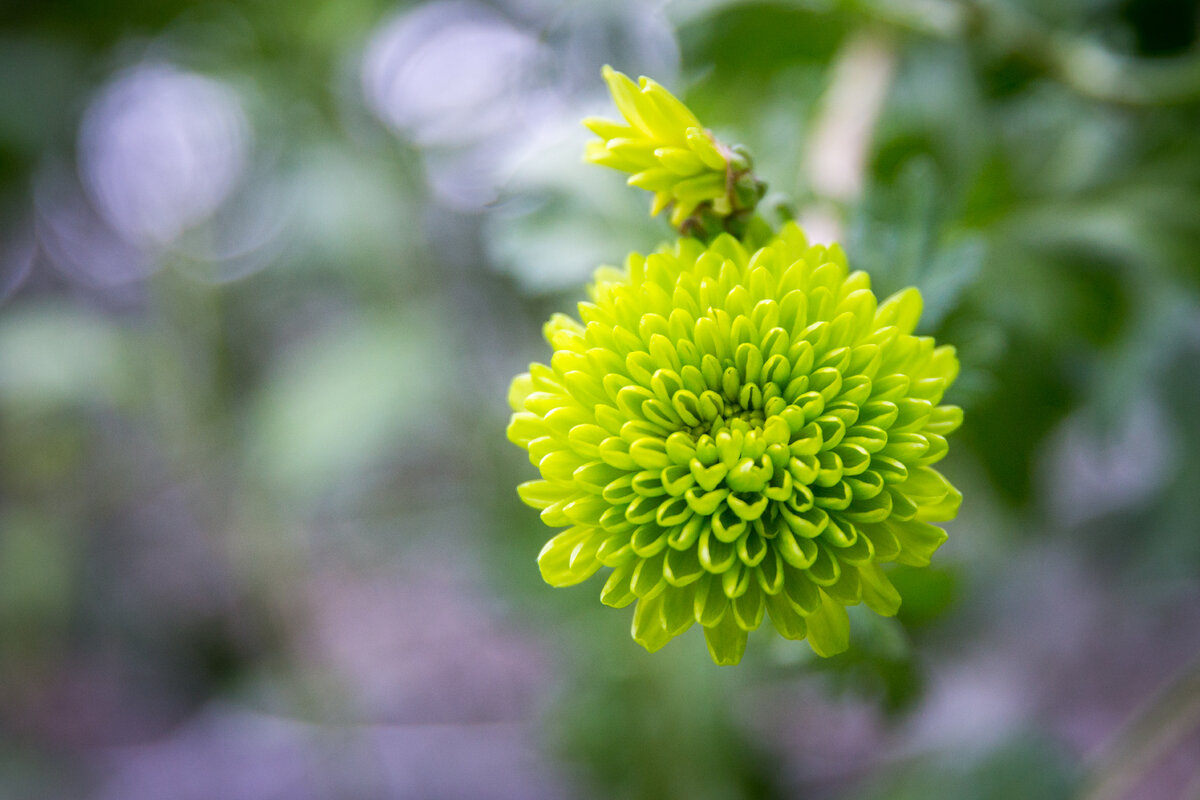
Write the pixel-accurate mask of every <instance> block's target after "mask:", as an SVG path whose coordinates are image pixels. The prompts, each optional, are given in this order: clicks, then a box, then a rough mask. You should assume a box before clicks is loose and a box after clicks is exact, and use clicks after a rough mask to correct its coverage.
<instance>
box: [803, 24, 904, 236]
mask: <svg viewBox="0 0 1200 800" xmlns="http://www.w3.org/2000/svg"><path fill="white" fill-rule="evenodd" d="M895 72H896V51H895V47H894V45H893V44H892V42H891V41H890V40H889V39H888V38H887V37H886V36H883V35H881V34H880V33H878V32H876V31H864V32H862V33H859V34H857V35H855V36H854V37H853V38H852V39H850V40H849V41H848V42H847V43H846V45H845V46H844V47H843V48H842V50H841V52H840V53H839V54H838V57H837V61H836V63H835V64H834V65H833V76H832V79H831V80H830V84H829V88H828V90H826V92H825V96H824V97H823V98H822V100H821V104H820V107H819V109H818V112H817V117H816V120H815V121H814V123H813V127H812V132H811V134H810V135H809V139H808V144H807V146H806V148H805V157H804V163H803V166H802V167H801V171H802V174H801V183H802V184H803V185H805V186H806V187H807V189H808V190H809V192H810V193H811V195H812V196H813V198H814V200H813V202H811V203H809V204H808V205H807V206H805V207H804V208H803V209H802V210H801V212H800V218H801V223H802V224H803V225H804V228H805V230H807V231H808V232H809V235H810V236H811V237H812V238H813V240H814V241H833V240H835V239H840V238H841V233H842V230H841V228H842V218H841V216H842V215H841V213H840V211H839V209H840V208H843V207H844V206H845V205H847V204H849V203H850V202H852V201H853V200H855V199H857V198H858V196H859V195H860V194H861V193H862V189H863V181H864V179H865V177H864V176H865V173H866V161H867V153H868V150H869V148H870V146H871V136H872V133H873V132H874V130H875V123H876V122H877V121H878V119H879V114H880V112H881V111H882V110H883V104H884V101H885V100H886V99H887V93H888V88H889V87H890V86H891V83H892V78H893V76H894V75H895Z"/></svg>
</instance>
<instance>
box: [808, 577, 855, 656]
mask: <svg viewBox="0 0 1200 800" xmlns="http://www.w3.org/2000/svg"><path fill="white" fill-rule="evenodd" d="M804 621H805V623H806V624H807V625H808V643H809V645H810V646H811V647H812V649H813V652H815V653H816V654H817V655H819V656H823V657H825V658H828V657H830V656H834V655H837V654H838V653H840V652H842V651H844V650H845V649H846V648H847V647H849V646H850V617H849V615H847V614H846V608H845V606H842V605H841V604H839V603H837V602H836V601H834V600H832V599H831V598H830V597H829V595H827V594H825V593H824V592H821V606H820V608H818V609H817V610H816V611H815V612H813V613H812V614H809V615H808V616H807V617H806V618H805V620H804Z"/></svg>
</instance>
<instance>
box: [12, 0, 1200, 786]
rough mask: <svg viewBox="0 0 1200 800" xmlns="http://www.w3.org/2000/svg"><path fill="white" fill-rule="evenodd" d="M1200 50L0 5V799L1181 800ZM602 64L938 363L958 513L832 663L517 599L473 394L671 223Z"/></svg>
mask: <svg viewBox="0 0 1200 800" xmlns="http://www.w3.org/2000/svg"><path fill="white" fill-rule="evenodd" d="M1198 34H1200V14H1198V10H1197V4H1196V3H1195V2H1193V1H1192V0H1059V1H1058V2H1053V3H1046V2H1041V1H1040V0H1019V1H1018V0H1008V1H1007V2H1002V1H1001V0H992V1H985V0H979V1H978V2H971V3H958V2H951V1H950V0H902V1H897V2H885V1H884V0H856V1H855V2H838V1H837V0H795V1H794V2H737V1H736V0H698V1H693V2H676V3H667V4H662V3H647V2H638V0H605V2H566V3H564V2H552V0H492V1H491V2H488V1H487V0H452V1H451V2H424V3H412V4H405V3H396V2H388V1H386V0H338V2H325V1H323V0H293V1H292V2H289V3H274V2H267V0H244V1H242V2H235V1H234V0H226V1H225V2H213V1H205V2H201V1H200V0H42V2H33V1H32V0H4V1H0V798H4V799H5V800H8V798H20V799H22V800H23V799H24V798H39V799H40V798H80V799H86V800H93V799H95V800H163V799H164V798H166V799H169V800H173V799H174V798H181V799H183V800H190V799H191V798H196V800H202V799H203V800H209V799H211V798H230V799H232V800H260V799H261V800H271V799H274V798H279V799H280V800H283V799H284V798H286V799H287V800H297V799H299V800H303V799H304V798H313V799H314V800H318V799H324V798H362V799H370V798H576V797H579V798H589V797H594V798H647V799H652V798H677V797H679V798H682V797H686V798H700V799H701V800H703V799H705V798H743V797H748V798H839V799H841V798H847V799H850V800H876V799H877V800H895V799H896V798H900V799H901V800H903V799H904V798H968V799H970V798H996V799H997V800H998V799H999V798H1006V799H1007V798H1033V799H1034V800H1038V799H1040V798H1065V797H1087V798H1091V799H1092V800H1098V799H1099V798H1111V799H1114V800H1115V799H1116V798H1138V799H1149V800H1158V799H1159V798H1162V800H1174V799H1175V798H1197V797H1200V768H1198V766H1197V765H1198V764H1200V661H1198V659H1200V489H1198V488H1197V487H1200V457H1198V456H1197V452H1198V451H1200V302H1198V299H1200V45H1198V43H1197V38H1198ZM604 63H611V64H613V65H614V66H615V67H617V68H618V69H621V70H623V71H625V72H627V73H629V74H631V75H638V74H647V75H651V76H653V77H655V78H656V79H657V80H659V81H660V82H662V83H663V84H664V85H666V86H668V87H669V88H671V89H673V90H675V91H677V92H678V93H680V94H681V95H682V96H684V97H685V99H686V100H687V101H688V102H689V103H690V104H691V105H692V106H693V108H695V110H696V111H697V112H698V114H699V115H700V118H701V119H703V120H705V121H706V122H707V123H708V124H709V125H711V126H712V127H713V129H714V130H715V131H716V132H717V134H718V135H719V136H720V137H721V138H722V139H724V140H726V141H738V142H743V143H745V144H746V145H748V146H749V147H750V148H751V151H752V152H753V153H754V154H755V155H756V158H757V166H758V169H757V171H758V173H759V174H760V175H761V176H763V177H764V178H766V179H767V180H768V181H769V182H770V184H771V189H772V190H773V191H775V192H778V193H780V194H781V195H786V196H787V197H789V198H790V199H791V200H792V201H793V202H794V204H795V207H796V208H797V210H798V214H799V216H800V218H801V220H802V221H804V223H805V224H806V225H807V226H808V228H809V230H810V231H811V232H812V235H813V237H814V238H816V239H818V240H823V241H828V240H831V239H838V240H840V241H843V242H844V243H845V246H846V247H847V250H848V252H849V254H850V259H851V263H852V264H853V265H854V266H856V267H858V268H863V269H867V270H869V271H870V272H871V274H872V276H873V280H874V285H875V287H876V289H877V290H878V291H879V292H881V293H888V292H891V291H893V290H895V289H898V288H901V287H903V286H906V285H911V284H915V285H917V286H919V287H920V288H921V289H922V291H923V292H924V294H925V297H926V313H925V316H924V318H923V321H922V329H921V332H924V333H929V334H933V335H936V336H937V337H938V339H939V341H944V342H950V343H953V344H955V345H956V346H957V347H958V349H959V353H960V357H961V359H962V363H963V373H962V376H961V378H960V379H959V381H958V382H957V384H956V385H955V387H954V388H953V390H952V392H951V393H950V395H949V399H950V401H952V402H956V403H958V404H960V405H962V406H964V407H965V409H966V419H967V422H966V425H965V426H964V428H963V429H962V431H961V432H960V433H959V434H958V435H956V436H955V437H954V439H953V441H952V453H951V456H950V458H949V459H948V460H947V461H946V462H945V465H944V466H945V469H944V471H945V472H946V474H948V475H949V476H950V477H951V479H952V480H953V481H954V482H955V483H956V484H958V485H959V487H960V488H961V489H962V490H963V492H964V494H965V496H966V501H965V503H964V505H963V510H962V514H961V516H960V518H959V519H958V521H956V522H954V523H952V524H951V525H950V526H949V530H950V540H949V542H948V543H947V544H946V545H945V547H944V548H943V549H942V550H941V551H940V553H939V555H938V556H937V557H936V558H935V563H934V566H933V568H932V569H930V570H924V571H917V572H906V571H897V572H896V573H895V578H894V580H895V582H896V583H897V585H898V586H899V587H900V588H901V591H902V594H903V595H904V598H905V600H904V606H903V608H902V610H901V612H900V616H899V618H898V620H883V619H880V618H877V617H873V616H871V615H869V614H861V615H860V614H855V615H853V626H854V634H853V641H854V647H853V649H852V650H851V651H850V652H848V653H846V654H844V655H841V656H839V657H837V658H834V659H831V660H829V661H821V660H820V659H817V658H815V657H813V656H812V654H811V652H810V651H809V649H808V647H807V646H806V645H803V644H796V643H790V642H785V641H783V640H779V639H772V637H771V636H769V635H763V636H761V637H757V636H756V637H753V638H752V642H751V645H750V648H749V652H748V653H747V657H746V659H745V660H744V661H743V664H742V665H741V666H740V667H738V668H732V669H721V668H717V667H715V666H713V665H712V664H711V662H710V660H709V658H708V656H707V654H706V652H705V647H704V643H703V640H702V637H701V636H700V635H699V633H697V632H696V631H693V632H691V633H689V634H688V635H687V636H684V637H682V638H681V639H679V640H676V641H675V642H673V643H672V644H670V645H669V646H667V647H666V648H665V649H664V650H663V651H661V652H660V653H658V654H655V655H653V656H651V655H648V654H646V653H645V652H643V651H642V650H641V648H640V647H638V646H637V645H635V644H634V643H633V642H632V641H631V640H630V638H629V635H628V628H629V621H630V614H629V613H628V611H624V612H617V611H612V610H610V609H606V608H604V607H602V606H601V605H600V603H599V602H598V601H597V595H598V592H599V585H598V584H597V583H588V584H587V585H585V586H584V587H580V588H576V589H572V590H552V589H550V588H549V587H547V586H545V585H544V584H543V583H542V582H541V580H540V578H539V575H538V571H537V568H536V566H535V563H534V559H535V556H536V554H537V552H538V550H539V548H540V546H541V544H542V543H543V542H544V541H545V540H546V539H547V538H548V536H549V534H550V531H549V530H548V529H546V528H544V527H543V526H542V525H541V523H540V521H539V520H538V518H537V514H536V513H535V512H534V511H532V510H531V509H528V508H525V507H523V506H521V504H520V503H519V501H518V499H517V496H516V493H515V491H514V487H515V485H516V483H518V482H519V481H522V480H528V479H530V478H532V477H533V476H534V469H533V467H531V466H530V465H529V463H528V461H527V460H526V458H525V454H524V453H523V452H522V451H520V450H518V449H517V448H515V447H513V446H512V445H510V444H509V443H508V442H507V441H506V439H505V436H504V427H505V425H506V423H507V417H508V409H507V406H506V403H505V396H506V391H507V386H508V381H509V380H510V378H511V377H512V375H514V374H515V373H517V372H519V371H522V370H523V369H524V368H525V367H526V366H527V365H528V363H529V362H530V361H532V360H545V359H547V357H548V355H549V348H548V346H547V345H546V344H545V343H544V342H543V341H542V340H541V338H540V331H541V324H542V322H543V321H544V319H545V318H546V317H547V316H548V315H549V314H550V313H551V312H552V311H556V310H567V311H569V310H571V309H572V307H573V303H574V302H575V301H577V300H579V299H581V298H582V296H583V288H582V287H583V284H584V282H585V281H586V280H587V278H588V276H589V274H590V272H591V270H592V269H593V268H594V267H595V266H597V265H598V264H601V263H620V262H621V260H622V259H623V258H624V256H625V254H626V252H628V251H629V250H632V249H641V250H645V249H647V248H653V247H655V246H656V244H657V243H658V242H659V241H661V240H662V239H664V238H665V237H666V235H667V230H666V227H665V223H663V222H661V221H659V220H650V219H649V218H648V217H647V215H646V207H647V205H648V201H649V198H648V196H646V195H644V194H643V193H640V192H636V191H634V190H631V189H627V188H625V187H624V186H623V180H622V179H623V176H622V175H620V174H618V173H615V172H607V171H605V170H603V169H600V168H596V167H589V166H585V165H584V164H582V162H581V154H582V146H583V142H584V141H585V140H586V139H587V138H588V136H587V134H586V131H584V129H583V128H582V127H581V126H580V125H579V124H578V120H579V119H580V118H581V117H582V116H584V115H586V114H593V113H599V114H602V115H605V116H613V115H614V113H615V112H614V111H613V109H612V108H611V106H610V104H609V101H608V99H607V97H606V95H605V91H604V87H603V84H602V82H601V80H600V75H599V70H600V66H601V65H602V64H604ZM774 203H775V196H772V197H771V198H768V207H770V206H772V205H773V204H774ZM852 611H853V609H852Z"/></svg>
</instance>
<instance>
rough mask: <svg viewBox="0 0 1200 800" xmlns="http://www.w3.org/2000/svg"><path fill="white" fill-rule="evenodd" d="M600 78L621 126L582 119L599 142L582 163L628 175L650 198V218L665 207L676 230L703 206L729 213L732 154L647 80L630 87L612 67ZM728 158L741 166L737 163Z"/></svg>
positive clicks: (685, 109) (591, 145) (684, 108)
mask: <svg viewBox="0 0 1200 800" xmlns="http://www.w3.org/2000/svg"><path fill="white" fill-rule="evenodd" d="M603 74H604V80H605V82H606V83H607V84H608V88H609V91H610V92H611V93H612V97H613V102H614V103H616V106H617V110H619V111H620V112H621V115H622V116H623V117H624V118H625V120H624V122H612V121H610V120H606V119H600V118H596V117H590V118H588V119H585V120H584V121H583V124H584V125H586V126H587V128H588V129H589V130H591V131H592V133H594V134H596V135H597V136H599V137H600V139H599V140H598V141H592V142H589V143H588V145H587V150H586V152H585V156H584V157H585V159H586V160H587V161H590V162H591V163H593V164H600V165H601V166H606V167H612V168H613V169H619V170H621V171H623V172H628V173H630V177H629V185H630V186H637V187H639V188H642V189H646V190H647V191H650V192H653V193H654V200H653V201H652V203H651V207H650V213H651V215H657V214H658V213H659V212H660V211H662V210H663V209H665V208H667V207H670V208H671V224H672V225H674V226H675V227H679V226H680V225H681V224H682V223H683V221H684V220H685V219H686V218H687V217H688V216H689V215H690V214H691V213H692V212H694V211H695V210H696V209H697V207H699V206H701V205H702V204H705V203H707V204H710V205H711V207H712V208H713V210H714V211H715V212H716V213H717V214H718V215H720V216H726V215H728V214H730V213H732V212H733V211H734V209H733V207H732V200H733V199H736V197H737V196H736V194H731V192H730V183H731V181H730V174H729V168H730V163H729V162H730V158H731V154H730V153H729V152H728V151H726V150H725V149H724V148H723V147H722V146H721V145H719V144H718V143H717V141H716V140H715V139H713V137H712V135H711V134H710V133H709V132H708V131H707V130H705V128H704V127H703V126H701V124H700V121H699V120H698V119H696V116H695V114H693V113H692V112H691V110H690V109H688V107H687V106H685V105H684V104H683V103H682V102H680V101H679V100H678V99H677V98H676V97H675V96H674V95H672V94H671V93H670V92H668V91H667V90H666V89H664V88H663V87H662V86H660V85H659V84H657V83H655V82H654V81H653V80H651V79H650V78H644V77H643V78H641V79H639V81H638V82H637V83H634V82H633V81H632V80H630V79H629V78H628V77H627V76H625V75H623V74H622V73H620V72H617V71H615V70H614V69H612V68H611V67H605V68H604V72H603ZM732 157H733V158H735V159H739V164H738V165H735V166H741V164H740V159H741V157H739V156H736V155H733V156H732Z"/></svg>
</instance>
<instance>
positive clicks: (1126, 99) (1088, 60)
mask: <svg viewBox="0 0 1200 800" xmlns="http://www.w3.org/2000/svg"><path fill="white" fill-rule="evenodd" d="M861 8H863V10H864V11H866V12H867V13H868V14H869V15H871V16H872V17H874V18H875V19H876V20H878V21H880V22H884V23H887V24H890V25H894V26H898V27H903V28H906V29H908V30H912V31H916V32H918V33H921V34H924V35H926V36H934V37H938V38H945V39H963V38H976V39H979V40H981V42H982V43H983V44H984V45H985V47H986V48H987V49H988V50H990V51H992V52H997V53H1001V54H1009V55H1019V56H1021V57H1023V58H1025V59H1026V60H1028V61H1029V62H1030V63H1032V64H1035V65H1037V66H1039V67H1041V68H1042V69H1044V70H1045V71H1046V72H1047V74H1049V75H1051V76H1052V77H1054V78H1055V79H1057V80H1059V81H1061V82H1062V83H1064V84H1066V85H1067V86H1069V87H1071V88H1072V89H1074V90H1075V91H1077V92H1079V93H1080V94H1082V95H1085V96H1087V97H1091V98H1093V99H1096V100H1100V101H1103V102H1108V103H1118V104H1123V105H1138V106H1143V105H1168V104H1176V103H1191V102H1196V101H1200V54H1192V55H1187V56H1179V57H1175V58H1161V59H1159V58H1156V59H1153V60H1151V59H1140V58H1131V57H1129V56H1123V55H1120V54H1118V53H1114V52H1112V51H1111V50H1109V49H1108V48H1106V47H1104V46H1102V45H1100V44H1099V43H1097V42H1095V41H1094V40H1092V39H1089V38H1087V37H1084V36H1078V35H1073V34H1068V33H1064V32H1061V31H1053V30H1049V29H1047V28H1046V27H1045V26H1044V25H1042V24H1041V23H1040V22H1039V21H1038V20H1037V19H1036V18H1034V17H1033V16H1032V15H1030V14H1028V13H1026V12H1024V11H1022V10H1020V9H1018V8H1014V7H1013V6H1011V5H1002V4H1000V3H984V2H979V1H978V0H974V1H973V2H972V1H971V0H968V1H967V2H955V1H954V0H862V2H861Z"/></svg>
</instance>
